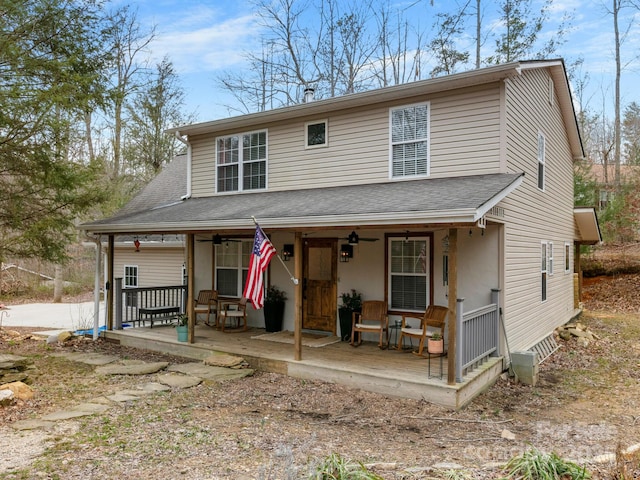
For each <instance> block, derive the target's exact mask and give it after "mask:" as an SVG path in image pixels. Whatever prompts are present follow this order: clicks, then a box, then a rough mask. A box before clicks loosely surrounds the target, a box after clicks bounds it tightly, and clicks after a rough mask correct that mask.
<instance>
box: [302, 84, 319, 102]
mask: <svg viewBox="0 0 640 480" xmlns="http://www.w3.org/2000/svg"><path fill="white" fill-rule="evenodd" d="M315 93H316V91H315V89H313V88H311V87H307V88H305V89H304V103H309V102H313V100H314V95H315Z"/></svg>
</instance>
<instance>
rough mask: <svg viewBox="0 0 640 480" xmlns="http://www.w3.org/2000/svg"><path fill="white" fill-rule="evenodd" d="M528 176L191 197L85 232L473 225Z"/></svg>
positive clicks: (108, 221)
mask: <svg viewBox="0 0 640 480" xmlns="http://www.w3.org/2000/svg"><path fill="white" fill-rule="evenodd" d="M523 175H524V174H522V173H514V174H507V173H497V174H487V175H471V176H465V177H451V178H430V179H422V180H410V181H396V182H385V183H376V184H368V185H350V186H340V187H331V188H313V189H304V190H289V191H267V192H254V193H243V194H232V195H215V196H211V197H203V198H190V199H187V200H183V201H181V202H179V203H174V204H169V205H167V206H165V207H158V206H157V205H155V206H152V207H151V208H147V209H146V210H134V211H133V212H131V211H130V210H127V211H121V212H119V213H118V214H117V215H116V216H115V217H112V218H107V219H103V220H99V221H96V222H92V223H87V224H85V225H83V226H82V228H84V229H86V230H88V231H93V232H98V233H119V232H136V231H143V232H153V231H156V232H158V231H167V232H177V231H188V230H191V231H195V230H207V229H222V228H227V229H242V228H245V229H246V228H252V227H253V222H252V220H251V217H252V216H255V217H256V218H257V219H258V220H259V221H260V223H261V225H263V226H268V227H271V228H294V227H312V226H324V227H328V226H344V225H354V226H355V225H394V224H398V225H399V224H403V223H425V224H427V223H449V222H457V223H469V222H475V221H477V220H478V219H479V218H480V217H481V216H482V215H483V214H484V213H486V212H487V211H488V210H489V209H490V208H491V207H492V206H494V205H495V204H497V203H498V202H499V201H500V200H502V199H503V198H504V197H505V196H506V195H507V194H508V193H509V192H510V191H511V190H513V189H514V188H516V187H517V186H518V185H519V183H520V182H521V179H522V177H523ZM150 186H151V184H150ZM142 203H143V202H140V204H142ZM154 207H155V208H154Z"/></svg>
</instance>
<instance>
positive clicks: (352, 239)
mask: <svg viewBox="0 0 640 480" xmlns="http://www.w3.org/2000/svg"><path fill="white" fill-rule="evenodd" d="M340 240H347V241H348V242H349V245H357V244H358V242H360V241H363V242H377V241H378V240H380V239H379V238H365V237H361V236H360V235H358V234H357V233H356V232H355V230H354V231H352V232H351V233H350V234H349V236H348V237H342V238H341V239H340Z"/></svg>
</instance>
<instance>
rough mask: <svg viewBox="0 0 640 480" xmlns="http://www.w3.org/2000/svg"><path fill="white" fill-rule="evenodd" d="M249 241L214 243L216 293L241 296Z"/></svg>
mask: <svg viewBox="0 0 640 480" xmlns="http://www.w3.org/2000/svg"><path fill="white" fill-rule="evenodd" d="M252 247H253V239H252V240H250V241H232V240H225V241H223V243H222V245H216V290H218V294H220V295H223V296H229V297H241V296H242V291H243V290H244V284H245V282H246V280H247V274H248V273H247V272H248V271H249V258H250V256H251V248H252Z"/></svg>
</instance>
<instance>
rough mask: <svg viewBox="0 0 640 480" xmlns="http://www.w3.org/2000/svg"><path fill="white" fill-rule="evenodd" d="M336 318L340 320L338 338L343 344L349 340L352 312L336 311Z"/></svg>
mask: <svg viewBox="0 0 640 480" xmlns="http://www.w3.org/2000/svg"><path fill="white" fill-rule="evenodd" d="M338 317H339V318H340V338H341V339H342V341H343V342H348V341H349V340H351V319H352V318H353V312H352V311H351V310H349V309H347V308H340V309H338Z"/></svg>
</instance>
